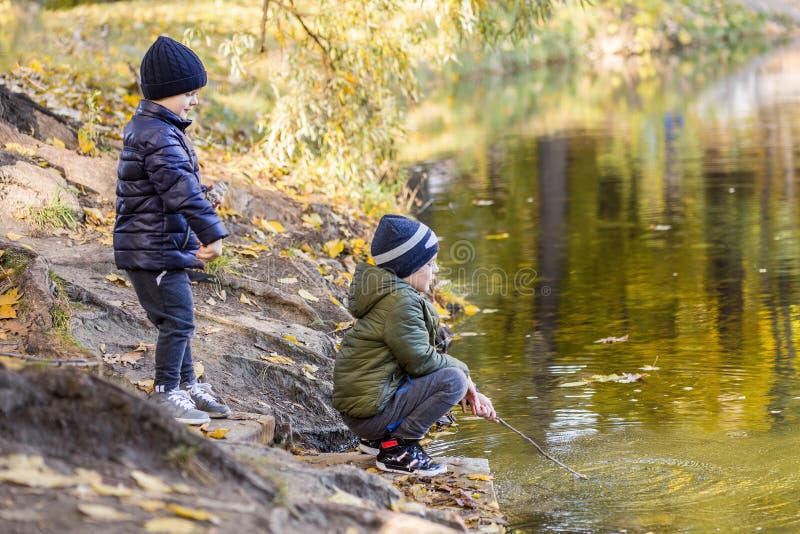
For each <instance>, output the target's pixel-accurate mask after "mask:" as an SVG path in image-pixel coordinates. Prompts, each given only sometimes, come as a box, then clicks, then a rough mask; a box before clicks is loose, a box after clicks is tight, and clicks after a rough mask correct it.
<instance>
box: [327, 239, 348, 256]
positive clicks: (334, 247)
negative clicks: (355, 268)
mask: <svg viewBox="0 0 800 534" xmlns="http://www.w3.org/2000/svg"><path fill="white" fill-rule="evenodd" d="M322 250H324V251H325V253H326V254H327V255H328V256H330V257H331V258H335V257H336V256H338V255H339V254H341V253H342V251H343V250H344V242H342V240H341V239H332V240H330V241H328V242H326V243H325V244H324V245H322Z"/></svg>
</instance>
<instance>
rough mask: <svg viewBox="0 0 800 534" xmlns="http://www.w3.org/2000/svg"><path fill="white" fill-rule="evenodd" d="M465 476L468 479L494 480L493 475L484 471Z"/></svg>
mask: <svg viewBox="0 0 800 534" xmlns="http://www.w3.org/2000/svg"><path fill="white" fill-rule="evenodd" d="M467 478H468V479H470V480H485V481H489V480H494V477H493V476H492V475H487V474H484V473H471V474H469V475H467Z"/></svg>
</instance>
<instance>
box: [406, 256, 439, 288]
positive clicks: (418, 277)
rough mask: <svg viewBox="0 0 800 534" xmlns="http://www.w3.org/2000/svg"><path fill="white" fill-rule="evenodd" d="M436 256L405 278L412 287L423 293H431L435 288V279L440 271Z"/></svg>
mask: <svg viewBox="0 0 800 534" xmlns="http://www.w3.org/2000/svg"><path fill="white" fill-rule="evenodd" d="M437 256H438V254H437V255H436V256H434V257H433V258H431V261H429V262H428V263H426V264H425V265H423V266H422V267H420V268H419V269H417V270H416V271H414V272H413V273H411V274H410V275H408V276H406V277H405V278H403V280H405V281H406V282H408V283H409V284H410V285H411V287H413V288H414V289H416V290H417V291H421V292H422V293H430V292H431V291H432V290H433V281H434V279H435V278H436V273H438V272H439V266H438V265H436V257H437Z"/></svg>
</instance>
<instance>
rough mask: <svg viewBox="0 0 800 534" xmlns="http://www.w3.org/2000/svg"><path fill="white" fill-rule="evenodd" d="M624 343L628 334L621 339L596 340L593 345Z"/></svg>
mask: <svg viewBox="0 0 800 534" xmlns="http://www.w3.org/2000/svg"><path fill="white" fill-rule="evenodd" d="M626 341H628V334H625V335H624V336H622V337H614V336H610V337H604V338H603V339H598V340H597V341H595V343H625V342H626Z"/></svg>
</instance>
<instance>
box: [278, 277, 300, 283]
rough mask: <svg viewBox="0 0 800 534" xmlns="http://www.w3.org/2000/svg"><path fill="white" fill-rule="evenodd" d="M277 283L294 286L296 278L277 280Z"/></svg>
mask: <svg viewBox="0 0 800 534" xmlns="http://www.w3.org/2000/svg"><path fill="white" fill-rule="evenodd" d="M278 282H280V283H281V284H296V283H297V278H294V277H291V278H278Z"/></svg>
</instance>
